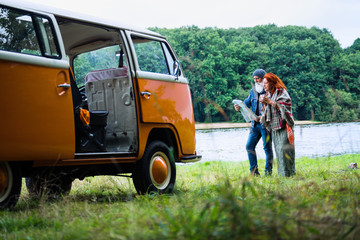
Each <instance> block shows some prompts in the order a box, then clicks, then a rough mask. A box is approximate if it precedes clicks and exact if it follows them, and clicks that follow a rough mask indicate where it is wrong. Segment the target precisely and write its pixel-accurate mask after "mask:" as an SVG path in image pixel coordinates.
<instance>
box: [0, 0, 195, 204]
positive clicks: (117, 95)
mask: <svg viewBox="0 0 360 240" xmlns="http://www.w3.org/2000/svg"><path fill="white" fill-rule="evenodd" d="M0 72H1V76H0V82H1V90H0V102H2V106H3V107H2V109H1V118H0V208H11V207H13V206H14V205H15V204H16V203H17V201H18V198H19V195H20V191H21V186H22V178H25V183H26V187H27V189H28V191H29V193H31V194H36V195H39V194H42V193H44V191H46V192H47V193H50V194H54V195H62V194H66V193H69V191H70V190H71V185H72V182H73V180H74V179H80V180H82V179H84V178H85V177H88V176H97V175H117V176H119V175H121V176H128V177H131V178H132V179H133V183H134V186H135V188H136V190H137V192H138V193H139V194H145V193H148V192H152V191H156V192H159V193H166V192H171V191H172V190H173V188H174V185H175V179H176V165H175V163H176V162H183V163H186V162H194V161H199V160H200V159H201V156H200V155H197V153H196V150H195V121H194V114H193V107H192V100H191V95H190V89H189V83H188V80H187V79H186V77H185V76H184V72H183V71H182V69H181V66H180V64H179V61H178V59H177V57H176V55H175V53H174V51H173V49H172V48H171V46H170V44H169V43H168V42H167V40H166V38H165V37H164V36H162V35H160V34H157V33H155V32H152V31H148V30H142V29H137V28H134V27H130V26H128V25H125V24H124V25H121V24H119V23H117V22H112V21H110V20H103V19H95V18H93V17H90V16H82V15H80V14H76V13H73V12H67V11H65V10H54V9H52V8H46V7H44V6H41V5H39V6H38V5H36V4H32V5H31V6H30V5H29V6H26V5H25V4H24V3H22V2H16V1H8V0H3V1H1V3H0Z"/></svg>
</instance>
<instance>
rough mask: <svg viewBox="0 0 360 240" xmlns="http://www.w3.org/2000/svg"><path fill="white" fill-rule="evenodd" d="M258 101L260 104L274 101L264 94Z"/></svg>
mask: <svg viewBox="0 0 360 240" xmlns="http://www.w3.org/2000/svg"><path fill="white" fill-rule="evenodd" d="M260 102H261V103H262V104H270V105H272V104H274V102H273V101H272V100H271V99H270V98H269V97H268V96H266V95H263V97H262V98H261V100H260Z"/></svg>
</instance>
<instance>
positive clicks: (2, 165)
mask: <svg viewBox="0 0 360 240" xmlns="http://www.w3.org/2000/svg"><path fill="white" fill-rule="evenodd" d="M21 183H22V181H21V172H20V169H19V167H18V166H16V165H15V164H9V163H7V162H0V209H4V208H12V207H14V206H15V204H16V203H17V201H18V200H19V196H20V192H21Z"/></svg>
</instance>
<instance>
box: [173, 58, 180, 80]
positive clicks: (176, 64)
mask: <svg viewBox="0 0 360 240" xmlns="http://www.w3.org/2000/svg"><path fill="white" fill-rule="evenodd" d="M173 75H174V76H176V80H177V79H178V77H179V75H180V63H179V61H178V60H175V61H174V64H173Z"/></svg>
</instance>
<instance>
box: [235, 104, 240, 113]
mask: <svg viewBox="0 0 360 240" xmlns="http://www.w3.org/2000/svg"><path fill="white" fill-rule="evenodd" d="M234 109H235V111H237V112H238V111H240V106H239V105H236V104H235V105H234Z"/></svg>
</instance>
